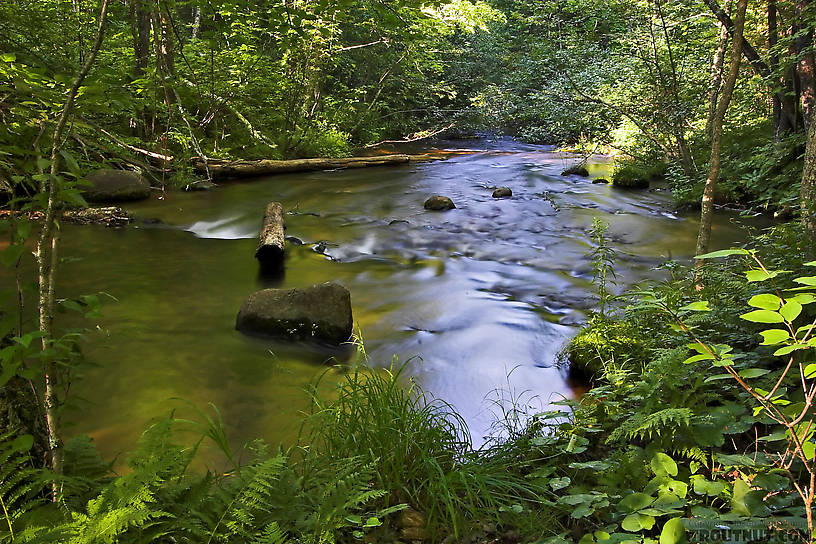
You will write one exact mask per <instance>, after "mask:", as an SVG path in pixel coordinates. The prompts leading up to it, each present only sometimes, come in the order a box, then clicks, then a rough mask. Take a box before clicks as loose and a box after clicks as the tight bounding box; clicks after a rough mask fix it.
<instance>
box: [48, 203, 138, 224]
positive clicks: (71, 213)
mask: <svg viewBox="0 0 816 544" xmlns="http://www.w3.org/2000/svg"><path fill="white" fill-rule="evenodd" d="M62 218H63V220H64V221H66V222H68V223H77V224H80V225H91V224H97V225H105V226H108V227H123V226H125V225H127V224H129V223H130V222H131V221H133V216H132V215H130V214H129V213H128V212H126V211H125V210H123V209H122V208H117V207H115V206H110V207H107V208H85V209H83V210H68V211H66V212H65V213H64V214H63V216H62Z"/></svg>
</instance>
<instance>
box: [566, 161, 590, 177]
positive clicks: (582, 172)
mask: <svg viewBox="0 0 816 544" xmlns="http://www.w3.org/2000/svg"><path fill="white" fill-rule="evenodd" d="M561 175H562V176H581V177H583V178H586V177H589V170H587V169H586V166H584V163H583V162H579V163H578V164H575V165H573V166H570V167H569V168H567V169H566V170H564V171H563V172H561Z"/></svg>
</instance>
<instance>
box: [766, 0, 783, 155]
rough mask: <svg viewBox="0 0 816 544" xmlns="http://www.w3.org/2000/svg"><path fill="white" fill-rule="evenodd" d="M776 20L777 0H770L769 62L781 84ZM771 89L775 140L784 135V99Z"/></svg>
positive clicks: (774, 78)
mask: <svg viewBox="0 0 816 544" xmlns="http://www.w3.org/2000/svg"><path fill="white" fill-rule="evenodd" d="M776 21H777V19H776V0H768V51H769V55H768V62H769V63H770V67H771V73H772V81H773V83H779V84H781V83H782V81H781V79H779V78H778V77H777V72H778V71H779V52H778V51H777V50H776V46H777V44H778V43H779V25H778V24H777V22H776ZM771 91H772V96H771V104H772V106H771V107H772V111H773V113H772V115H773V133H774V140H775V141H779V139H780V137H781V136H782V131H781V124H782V100H781V98H780V96H779V93H777V92H775V89H773V88H772V89H771Z"/></svg>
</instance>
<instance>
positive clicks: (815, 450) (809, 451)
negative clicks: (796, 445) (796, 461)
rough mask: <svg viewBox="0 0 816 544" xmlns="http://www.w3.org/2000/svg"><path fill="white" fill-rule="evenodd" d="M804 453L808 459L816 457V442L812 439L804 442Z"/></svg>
mask: <svg viewBox="0 0 816 544" xmlns="http://www.w3.org/2000/svg"><path fill="white" fill-rule="evenodd" d="M802 453H804V454H805V458H806V459H813V458H814V457H816V444H814V443H813V442H811V441H810V440H808V441H807V442H802Z"/></svg>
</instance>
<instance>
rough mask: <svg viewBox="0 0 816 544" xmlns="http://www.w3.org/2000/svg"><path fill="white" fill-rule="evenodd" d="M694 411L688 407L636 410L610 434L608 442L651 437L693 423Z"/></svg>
mask: <svg viewBox="0 0 816 544" xmlns="http://www.w3.org/2000/svg"><path fill="white" fill-rule="evenodd" d="M691 418H692V411H691V410H690V409H688V408H665V409H663V410H658V411H657V412H653V413H646V412H636V413H635V414H634V415H632V416H631V417H630V418H628V419H626V420H625V421H624V422H623V423H621V424H620V426H619V427H617V428H616V429H615V430H614V431H612V433H611V434H610V435H609V439H608V442H616V441H618V440H620V439H622V438H624V437H626V438H630V439H631V438H639V439H644V438H651V437H652V436H654V435H662V434H663V431H664V430H666V429H674V428H676V427H679V426H688V425H690V424H691Z"/></svg>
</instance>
